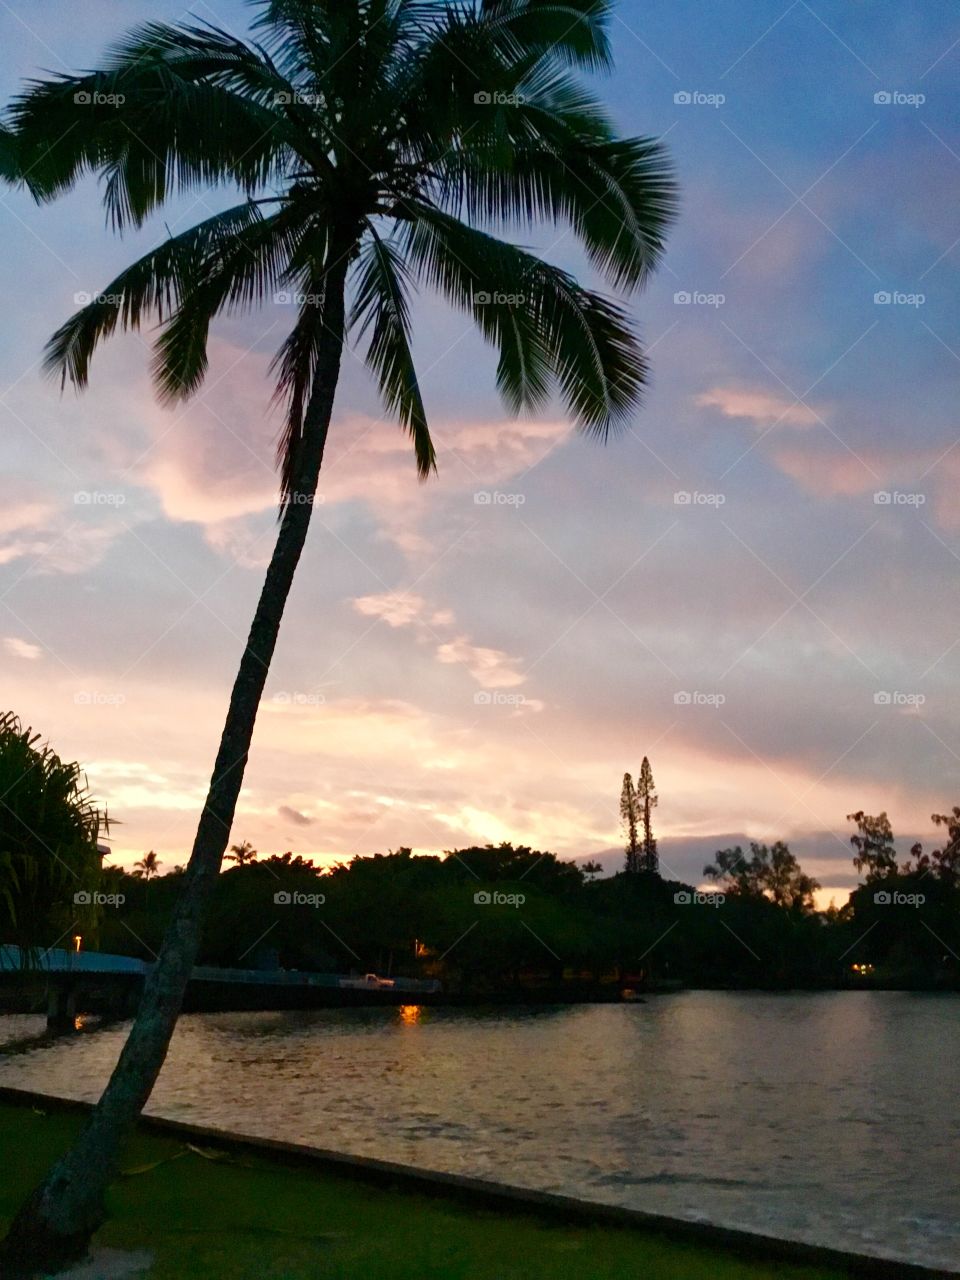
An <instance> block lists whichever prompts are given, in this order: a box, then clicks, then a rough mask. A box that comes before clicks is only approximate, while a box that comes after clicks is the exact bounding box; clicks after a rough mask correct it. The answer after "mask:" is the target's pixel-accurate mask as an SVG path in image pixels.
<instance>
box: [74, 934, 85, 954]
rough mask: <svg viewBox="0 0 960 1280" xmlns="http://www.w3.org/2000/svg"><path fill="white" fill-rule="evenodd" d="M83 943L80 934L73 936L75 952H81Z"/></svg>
mask: <svg viewBox="0 0 960 1280" xmlns="http://www.w3.org/2000/svg"><path fill="white" fill-rule="evenodd" d="M82 941H83V938H82V936H81V935H80V934H79V933H75V934H74V935H73V949H74V951H79V950H80V943H81V942H82Z"/></svg>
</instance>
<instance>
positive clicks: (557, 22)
mask: <svg viewBox="0 0 960 1280" xmlns="http://www.w3.org/2000/svg"><path fill="white" fill-rule="evenodd" d="M611 9H612V6H611V5H610V3H609V2H608V0H483V2H482V4H481V12H482V14H483V16H484V18H485V19H486V20H487V21H488V22H489V24H490V26H491V27H492V29H493V30H494V32H495V33H496V34H497V35H498V36H505V37H506V38H507V39H509V40H510V41H511V42H512V44H513V45H514V47H516V48H519V49H523V50H535V51H537V52H539V53H549V54H551V56H553V57H554V58H558V59H560V60H561V61H563V62H568V63H570V64H572V65H575V66H581V67H585V68H587V69H588V70H590V71H605V70H608V69H609V67H610V65H611V51H610V41H609V39H608V37H607V30H606V28H607V23H608V20H609V17H610V13H611Z"/></svg>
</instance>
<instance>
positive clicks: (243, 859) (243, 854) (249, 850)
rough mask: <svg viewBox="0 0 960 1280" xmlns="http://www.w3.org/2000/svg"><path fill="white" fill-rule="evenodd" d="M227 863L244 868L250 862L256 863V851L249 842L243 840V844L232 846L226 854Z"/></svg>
mask: <svg viewBox="0 0 960 1280" xmlns="http://www.w3.org/2000/svg"><path fill="white" fill-rule="evenodd" d="M226 860H227V862H235V863H236V864H237V866H238V867H245V866H247V865H248V864H249V863H251V862H256V860H257V851H256V849H255V848H254V847H253V845H252V844H251V843H250V841H249V840H244V842H243V844H232V845H231V846H230V852H229V853H228V854H227V859H226Z"/></svg>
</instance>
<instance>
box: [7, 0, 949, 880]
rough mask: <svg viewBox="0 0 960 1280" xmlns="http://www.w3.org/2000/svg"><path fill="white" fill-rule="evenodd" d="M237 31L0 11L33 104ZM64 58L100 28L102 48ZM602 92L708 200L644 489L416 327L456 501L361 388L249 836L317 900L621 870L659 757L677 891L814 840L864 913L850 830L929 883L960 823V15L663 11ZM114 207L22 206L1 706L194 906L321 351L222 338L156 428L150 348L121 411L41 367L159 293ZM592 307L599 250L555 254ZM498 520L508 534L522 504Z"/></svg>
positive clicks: (626, 456)
mask: <svg viewBox="0 0 960 1280" xmlns="http://www.w3.org/2000/svg"><path fill="white" fill-rule="evenodd" d="M249 13H250V11H249V10H248V9H247V8H246V7H245V6H244V5H242V4H241V3H238V2H236V0H214V2H213V3H207V2H206V0H203V2H201V3H199V4H197V5H195V6H192V7H191V8H188V9H184V8H183V6H182V5H181V4H179V3H167V2H166V0H161V2H154V3H149V4H147V3H144V2H142V0H121V2H119V3H118V2H117V0H111V2H110V3H106V0H103V2H99V0H77V2H76V3H74V4H71V5H70V6H69V7H68V6H66V5H65V4H63V3H49V2H48V0H34V2H32V3H30V4H29V5H28V4H26V3H24V0H9V2H8V0H0V29H2V31H3V39H2V41H0V90H2V93H3V96H4V99H5V100H7V99H9V97H10V96H11V95H12V94H13V93H15V92H16V91H17V90H18V88H19V87H20V85H21V83H22V81H23V80H24V79H25V78H29V77H34V76H37V75H40V74H43V73H44V72H50V71H53V72H56V71H67V70H80V69H85V68H89V67H92V66H95V65H96V64H97V61H98V58H99V55H100V54H101V53H102V52H103V50H104V48H105V47H106V46H107V45H108V44H109V43H110V41H111V40H112V39H113V38H115V37H116V36H117V35H118V34H119V33H120V32H121V31H122V30H125V29H126V28H128V27H130V26H133V25H136V24H137V23H139V22H142V21H144V20H146V19H148V18H150V19H161V20H171V21H174V20H177V19H179V18H181V17H183V16H185V15H187V14H192V15H194V16H196V17H199V18H202V19H204V20H206V21H209V22H213V23H215V24H217V25H219V26H222V27H225V28H227V29H230V30H233V31H237V32H239V31H243V30H244V29H245V25H246V23H247V21H248V19H249ZM68 17H69V21H67V18H68ZM612 36H613V43H614V51H615V58H616V69H615V71H614V72H613V74H612V75H610V76H608V77H605V78H604V79H602V80H598V81H597V83H596V84H595V85H594V88H595V89H596V90H597V91H598V92H599V93H601V94H602V95H603V96H604V98H605V99H606V101H607V102H608V104H609V106H610V108H611V110H612V112H613V115H614V117H615V119H616V121H617V124H618V127H619V128H620V129H621V131H622V132H623V133H624V134H638V135H646V136H654V137H660V138H662V139H663V140H664V143H665V145H666V146H667V147H668V148H669V151H670V154H671V157H672V160H673V163H674V165H675V168H676V171H677V176H678V179H679V182H680V185H681V189H682V211H681V216H680V218H679V221H678V223H677V225H676V227H675V228H674V230H673V233H672V235H671V238H670V241H669V245H668V252H667V256H666V260H665V262H664V265H663V267H662V268H661V270H660V272H659V273H658V275H657V277H656V278H655V279H654V280H653V281H652V283H651V284H650V285H649V287H648V288H647V290H646V291H645V293H643V294H642V295H640V296H639V297H636V298H633V299H631V300H630V307H631V310H632V311H633V313H634V314H635V315H636V317H637V318H638V320H639V321H640V324H641V326H642V332H643V336H644V341H645V345H646V350H647V352H648V355H649V358H650V361H651V363H652V368H653V381H652V386H651V389H650V391H649V393H648V395H647V397H646V402H645V404H644V406H643V408H642V409H641V410H639V411H638V412H637V413H636V414H635V415H634V416H633V417H632V418H631V420H630V421H629V423H628V424H627V426H626V429H625V430H624V431H623V432H622V433H621V434H620V435H619V436H618V437H617V438H615V439H611V440H610V441H609V442H608V443H607V444H606V445H600V444H597V443H596V442H594V441H592V440H590V439H587V438H585V437H583V436H581V435H579V434H578V433H577V432H576V430H575V429H574V428H573V426H572V425H571V423H570V422H569V420H568V419H567V418H566V417H565V415H564V413H563V411H562V408H561V406H560V405H559V403H558V404H556V405H553V406H551V407H548V409H547V410H545V411H544V412H543V413H541V414H538V415H533V416H526V417H522V418H517V417H514V416H512V415H511V414H510V413H509V412H508V411H507V410H505V409H504V407H503V406H502V405H501V404H500V403H499V401H498V399H497V396H496V391H495V385H494V368H495V358H494V356H493V354H492V353H491V352H490V350H489V349H488V348H485V347H484V346H483V344H482V342H481V341H480V339H479V338H478V337H477V336H476V335H475V334H474V333H472V332H471V330H470V328H469V327H468V325H467V321H466V320H465V318H463V317H461V316H459V315H456V314H454V313H452V312H450V311H449V310H447V309H446V308H445V307H444V306H443V304H441V302H440V301H439V300H438V299H436V298H434V297H431V296H430V295H424V296H422V297H421V298H419V299H418V301H417V304H416V307H415V324H416V341H415V355H416V357H417V361H418V366H419V371H420V376H421V382H422V386H423V390H424V396H425V400H426V404H427V409H428V414H429V417H430V421H431V426H432V429H433V434H434V439H435V442H436V445H437V450H438V456H439V475H438V476H437V477H435V478H433V479H431V480H429V481H428V482H426V483H424V484H421V483H419V482H418V481H417V478H416V474H415V468H414V464H413V458H412V453H411V450H410V448H409V444H408V442H407V439H406V437H405V436H404V435H403V433H402V432H401V431H400V430H399V428H398V427H397V426H396V425H395V424H394V423H393V422H392V421H390V420H389V418H385V417H384V416H383V414H382V412H381V409H380V407H379V405H378V402H377V398H376V395H375V393H374V391H373V389H372V387H371V385H370V382H369V380H368V378H367V375H366V373H365V372H364V370H363V368H362V366H361V363H360V361H359V359H358V358H356V357H355V356H354V355H352V354H351V355H348V356H347V357H346V358H345V362H344V371H343V377H342V380H341V385H340V388H339V393H338V399H337V406H336V410H335V414H334V424H333V427H332V431H331V437H330V443H329V445H328V449H327V458H326V460H325V462H324V469H323V473H322V475H321V481H320V499H321V500H320V502H319V503H318V505H317V508H316V510H315V514H314V520H313V524H312V527H311V532H310V538H309V543H308V547H307V550H306V552H305V554H304V557H303V560H302V561H301V565H300V569H299V573H298V577H297V580H296V583H295V585H294V589H293V593H292V596H291V599H290V603H289V606H288V609H287V614H286V616H285V619H284V623H283V629H282V632H281V637H280V641H279V645H278V648H277V653H276V658H275V660H274V663H273V667H272V670H271V673H270V677H269V679H268V682H267V688H266V693H265V698H264V703H263V706H262V709H261V712H260V717H259V721H258V724H257V729H256V734H255V737H254V744H253V749H252V752H251V756H250V761H249V766H248V770H247V775H246V781H245V785H244V789H243V793H242V795H241V799H240V804H239V808H238V813H237V819H236V824H235V827H234V838H235V839H236V840H238V841H239V840H249V841H250V842H251V843H252V844H253V845H254V846H255V847H256V848H257V849H259V850H260V851H261V853H273V852H281V851H283V850H286V849H291V850H293V851H294V852H297V853H300V854H302V855H304V856H306V857H314V858H316V859H317V860H318V861H320V862H323V863H329V862H332V861H335V860H341V859H346V858H350V857H352V856H354V855H356V854H369V853H373V852H376V851H379V852H385V851H386V850H387V849H388V848H397V847H399V846H401V845H407V846H411V847H413V848H414V849H415V850H416V851H417V852H420V853H436V852H439V851H441V850H444V849H452V848H456V847H462V846H465V845H468V844H475V843H480V844H483V843H486V842H488V841H489V842H499V841H501V840H513V841H515V842H522V843H525V844H529V845H532V846H533V847H535V848H538V849H543V850H551V851H554V852H556V853H557V854H559V855H560V856H562V857H567V858H577V859H585V858H587V857H595V856H596V855H597V854H598V853H599V854H601V855H602V858H601V860H602V861H603V862H604V864H605V866H606V867H608V868H609V869H613V868H615V867H616V866H617V865H618V862H619V859H620V857H621V856H622V855H621V854H620V853H619V852H618V846H619V843H620V836H619V830H618V826H619V819H618V799H619V792H620V784H621V779H622V776H623V774H624V772H625V771H629V772H631V773H633V774H636V772H637V771H638V770H639V767H640V763H641V760H642V758H643V756H644V755H647V756H649V758H650V760H651V763H652V766H653V772H654V776H655V779H656V784H657V788H658V791H659V796H660V803H659V808H658V809H657V811H656V830H657V833H658V835H659V836H660V840H661V860H662V864H663V870H664V873H665V874H668V875H670V876H673V877H676V878H681V879H686V880H693V881H698V880H699V879H700V877H701V873H702V869H703V865H704V863H705V862H707V861H709V860H710V858H711V856H712V854H713V852H714V851H715V850H716V849H717V848H721V847H726V846H728V845H730V844H733V843H738V842H743V841H745V840H747V839H755V840H763V841H772V840H775V839H781V838H782V839H787V840H789V841H790V842H791V845H792V847H793V848H794V849H795V851H796V852H797V853H798V854H799V855H800V857H801V861H802V863H803V865H804V868H805V869H806V870H807V871H808V872H810V873H812V874H814V875H815V876H816V877H817V878H818V879H819V880H820V881H821V883H822V885H823V886H824V890H823V893H822V895H821V901H822V902H826V901H827V900H828V899H829V898H830V897H835V898H836V899H837V901H838V902H842V901H844V900H845V898H846V894H847V892H848V891H849V890H850V888H851V887H852V886H853V885H854V884H855V883H856V877H855V873H854V871H853V867H852V865H851V861H850V855H851V850H850V848H849V844H848V840H849V834H850V824H849V823H847V821H846V815H847V814H848V813H850V812H852V811H854V810H858V809H865V810H866V811H867V812H878V811H880V810H881V809H885V810H887V812H888V813H889V814H890V817H891V820H892V822H893V825H894V830H895V831H896V832H897V834H898V836H900V837H902V844H903V846H904V849H906V847H907V846H908V845H909V844H910V843H911V842H912V841H913V840H914V839H922V840H924V841H925V842H926V843H927V844H928V845H929V846H931V847H932V846H934V845H935V843H936V838H935V835H934V828H933V825H932V823H931V821H930V815H931V813H933V812H942V811H944V810H946V809H949V808H950V806H952V805H953V804H954V803H960V786H958V781H957V771H958V764H960V701H958V699H957V697H956V693H957V685H958V678H960V625H958V624H960V591H958V590H957V585H958V576H960V502H958V499H957V492H958V481H960V424H958V411H957V407H956V406H957V394H956V390H957V384H958V378H960V336H958V320H960V306H958V297H960V290H958V287H957V286H958V281H957V272H958V267H960V214H958V210H960V135H958V131H957V129H956V120H957V119H958V118H960V110H958V107H960V101H958V99H960V92H958V89H957V87H956V86H957V72H958V67H960V14H958V12H957V10H956V8H955V6H953V5H952V4H950V3H943V2H942V0H934V3H930V2H929V0H896V2H895V3H894V2H893V0H861V2H858V3H850V2H849V0H817V3H815V4H808V3H806V0H795V2H794V3H790V4H788V3H786V0H750V3H745V2H744V0H719V2H711V3H707V2H706V0H623V2H622V3H620V4H619V5H618V6H617V7H616V10H615V17H614V20H613V24H612ZM226 202H227V201H226V200H225V198H224V196H223V193H203V194H202V195H201V196H197V197H195V198H190V199H181V200H178V201H175V202H173V203H172V204H171V205H170V207H169V209H168V210H167V211H166V212H165V214H164V216H163V217H162V218H158V219H156V220H155V221H153V222H152V223H150V224H149V225H148V227H147V228H145V229H143V230H142V231H140V232H137V233H135V234H132V235H127V236H126V237H125V238H124V239H123V240H118V239H117V238H116V237H114V236H113V235H112V233H111V232H110V231H109V229H108V228H106V226H105V220H104V214H103V210H102V208H101V206H100V204H99V203H98V195H97V188H96V183H95V182H94V181H93V180H90V181H88V182H85V183H83V184H82V185H80V186H79V187H78V188H77V189H76V190H75V191H74V192H73V193H71V194H70V195H68V196H67V197H65V198H63V199H62V200H60V201H59V202H57V203H55V204H53V205H49V206H45V207H43V208H40V209H38V208H37V207H35V206H34V205H33V204H32V202H31V201H30V199H29V198H28V197H27V196H26V194H25V193H23V192H20V191H14V190H11V189H9V188H8V189H6V190H0V223H2V229H3V239H2V245H0V254H2V258H3V281H4V285H3V289H4V295H5V297H4V307H3V313H2V316H0V325H2V334H3V337H2V341H0V486H2V488H0V682H2V689H3V696H2V698H0V702H2V704H3V706H4V707H11V708H12V709H14V710H15V711H16V712H17V713H18V714H19V715H20V717H21V718H22V720H23V721H24V723H27V724H30V725H32V726H33V727H34V728H35V729H36V730H37V731H38V732H40V733H41V734H42V735H43V736H44V737H45V738H47V739H49V741H50V742H51V744H52V745H53V746H54V747H55V749H56V750H57V751H58V752H59V753H60V754H61V755H64V756H68V757H70V758H73V759H78V760H79V761H81V762H82V763H83V765H84V767H85V769H86V773H87V777H88V779H89V784H90V787H91V789H92V792H93V794H94V795H95V796H96V797H97V799H98V800H99V801H101V802H102V803H104V804H106V805H107V806H108V808H109V813H110V815H111V817H112V818H113V819H114V820H115V823H116V825H114V827H113V828H112V840H111V844H112V849H113V861H114V862H119V863H124V864H129V863H131V862H132V861H134V860H135V859H136V858H139V857H140V856H142V854H143V852H144V851H145V850H147V849H154V850H155V851H156V852H157V853H158V855H159V856H160V858H161V859H162V861H163V863H164V866H165V869H169V868H170V867H172V866H173V865H174V864H176V863H182V862H185V861H186V859H187V857H188V856H189V849H190V845H191V843H192V839H193V833H194V829H195V825H196V821H197V817H198V814H199V810H200V807H201V805H202V802H203V798H204V794H205V791H206V785H207V781H208V778H209V773H210V769H211V767H212V762H213V758H214V754H215V751H216V745H217V742H218V738H219V733H220V729H221V726H222V718H223V714H224V711H225V707H226V701H227V697H228V694H229V689H230V685H231V683H232V679H233V675H234V672H235V669H236V665H237V663H238V661H239V657H240V654H241V651H242V646H243V641H244V637H245V634H246V629H247V627H248V625H249V620H250V618H251V616H252V612H253V608H254V605H255V601H256V597H257V593H258V590H259V586H260V582H261V578H262V574H263V570H264V566H265V563H266V558H267V556H268V555H269V551H270V548H271V545H272V539H273V536H274V532H275V528H276V524H275V513H276V496H277V480H276V474H275V471H274V467H273V452H274V446H275V440H276V434H277V431H278V428H279V419H278V417H277V414H276V413H275V412H273V411H271V409H270V405H269V400H270V382H269V380H268V377H267V365H268V363H269V360H270V357H271V355H272V354H273V352H274V351H275V350H276V348H277V347H278V346H279V344H280V342H281V340H282V337H283V335H284V333H285V331H286V326H288V325H289V324H290V321H291V315H292V309H291V308H290V307H289V306H285V305H283V304H282V303H273V302H271V303H269V304H268V305H266V306H265V307H264V308H263V309H262V310H261V311H259V312H258V313H256V314H255V315H253V316H250V317H245V318H243V319H242V320H233V321H227V322H224V323H222V324H220V325H219V326H217V327H216V328H215V330H214V333H213V338H212V344H211V361H210V372H209V375H208V378H207V381H206V384H205V386H204V388H203V389H202V391H201V393H200V394H199V395H198V396H197V397H196V398H195V399H194V400H193V401H192V402H190V403H189V404H188V405H186V406H180V407H178V408H176V409H166V408H161V407H160V406H158V405H157V403H156V401H155V399H154V397H153V393H152V390H151V386H150V379H149V371H148V362H149V352H148V339H149V335H148V334H143V335H128V336H124V337H120V338H116V339H114V340H113V341H112V342H111V343H110V344H108V345H107V346H106V347H104V348H103V349H102V351H101V353H100V355H99V358H97V359H96V360H95V363H94V367H93V376H92V380H91V386H90V388H89V390H88V391H87V392H86V393H84V394H83V395H82V396H81V397H77V396H75V395H74V394H73V393H72V392H70V391H68V392H67V394H65V395H61V394H60V391H59V387H58V386H57V385H56V384H51V383H50V382H48V381H45V380H44V379H43V378H42V376H41V374H40V371H39V367H38V365H39V360H40V355H41V350H42V347H43V343H44V341H45V340H46V338H47V337H48V336H49V335H50V333H51V332H52V331H53V330H54V329H55V328H56V327H57V326H58V325H59V324H60V323H61V322H62V321H63V320H64V319H65V318H66V317H67V316H69V315H70V313H71V312H72V311H73V310H74V309H75V307H76V306H77V305H78V300H80V301H83V300H85V299H84V297H83V295H84V294H91V293H96V292H98V291H99V290H100V289H102V288H103V286H104V285H105V284H106V283H107V282H108V281H109V280H110V279H111V277H112V276H113V275H114V274H116V272H117V271H118V270H119V269H121V268H122V267H123V266H124V265H125V264H126V263H127V262H128V261H129V260H132V258H133V257H134V256H135V255H136V254H137V253H139V252H142V251H144V250H146V249H147V248H149V247H151V245H152V244H154V243H156V242H157V241H158V240H160V239H162V238H163V237H164V236H165V235H166V233H167V228H169V229H170V230H172V231H177V230H180V229H183V228H184V227H186V226H189V225H190V224H191V223H192V222H194V221H198V220H200V219H201V218H203V217H205V216H208V215H209V213H210V212H212V211H214V210H215V209H216V208H218V207H223V206H224V205H225V204H226ZM515 238H517V239H518V240H522V241H523V242H524V243H529V244H533V245H535V246H536V247H538V248H539V249H540V250H541V251H543V252H544V253H545V254H546V256H548V257H549V258H550V259H551V260H552V261H555V262H558V263H559V264H560V265H563V266H566V267H568V268H570V269H574V270H576V271H578V272H579V273H581V274H582V275H583V276H584V278H585V279H586V280H587V282H588V283H595V282H594V281H592V280H591V278H590V276H589V272H588V271H586V270H585V269H584V263H583V259H582V256H581V255H580V253H579V252H578V250H577V247H576V245H575V244H574V243H573V239H572V237H571V236H570V234H569V233H567V232H566V231H565V229H564V228H552V227H548V228H539V229H537V230H535V231H530V230H527V229H518V231H517V233H516V237H515ZM486 498H489V501H487V500H485V499H486Z"/></svg>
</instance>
